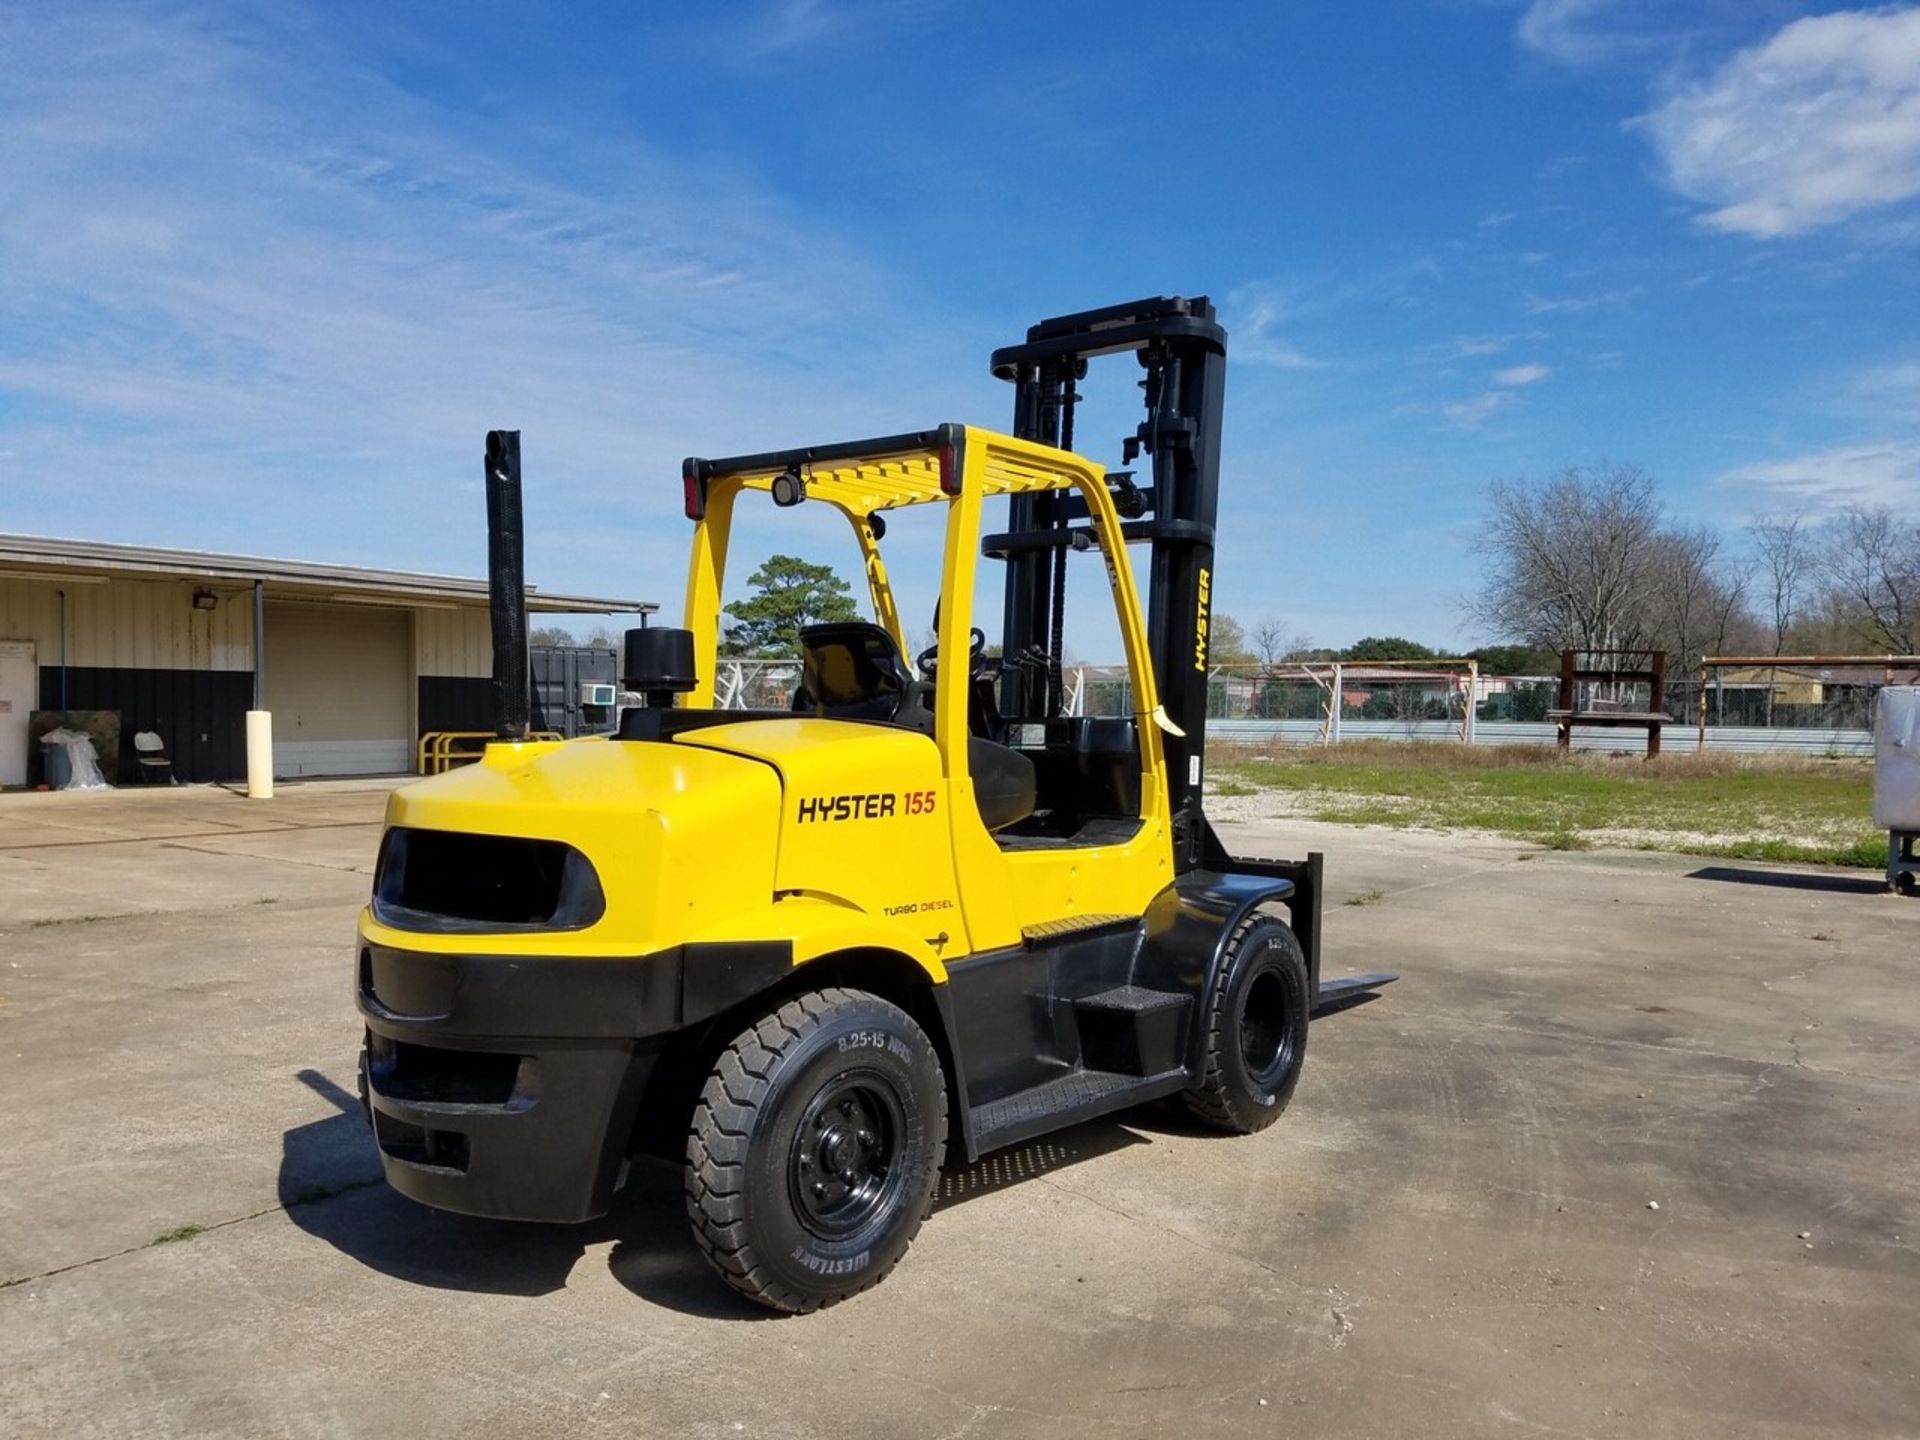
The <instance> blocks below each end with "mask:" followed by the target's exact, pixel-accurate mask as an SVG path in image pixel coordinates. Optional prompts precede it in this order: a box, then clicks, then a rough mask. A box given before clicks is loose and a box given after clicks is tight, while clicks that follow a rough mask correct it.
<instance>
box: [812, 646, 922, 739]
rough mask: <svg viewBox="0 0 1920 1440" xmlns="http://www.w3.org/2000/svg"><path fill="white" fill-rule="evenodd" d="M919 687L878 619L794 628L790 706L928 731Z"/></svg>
mask: <svg viewBox="0 0 1920 1440" xmlns="http://www.w3.org/2000/svg"><path fill="white" fill-rule="evenodd" d="M922 689H923V687H922V686H921V684H920V682H919V681H918V680H915V679H914V678H913V672H912V671H910V670H908V669H907V662H906V660H905V659H904V658H902V656H901V654H900V647H899V646H898V645H896V644H894V643H893V636H892V635H890V634H888V633H887V631H886V630H885V629H884V628H883V627H881V626H879V625H874V624H871V623H869V622H867V621H865V620H844V621H836V622H834V623H833V624H830V625H809V626H807V627H805V628H804V629H803V630H801V632H800V688H799V689H798V690H796V691H794V692H793V708H794V709H795V710H799V711H810V712H812V713H813V714H815V715H821V716H825V717H827V718H829V719H834V720H879V721H883V722H885V723H888V724H899V725H906V726H909V727H910V728H912V729H915V730H925V731H926V732H927V733H928V734H929V735H931V734H932V733H933V710H932V709H931V707H929V706H927V705H926V704H924V703H923V697H922V693H921V692H922ZM910 701H911V702H913V703H911V704H909V703H908V702H910ZM920 715H925V716H926V723H925V724H921V723H920V722H919V716H920Z"/></svg>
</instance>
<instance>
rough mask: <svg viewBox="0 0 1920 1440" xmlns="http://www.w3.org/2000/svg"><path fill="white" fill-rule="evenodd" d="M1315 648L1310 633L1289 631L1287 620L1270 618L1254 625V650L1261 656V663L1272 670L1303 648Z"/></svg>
mask: <svg viewBox="0 0 1920 1440" xmlns="http://www.w3.org/2000/svg"><path fill="white" fill-rule="evenodd" d="M1312 648H1313V639H1312V637H1311V636H1308V635H1294V634H1289V633H1288V627H1287V624H1286V622H1285V621H1283V620H1275V619H1272V618H1268V619H1265V620H1262V621H1261V622H1260V623H1259V624H1258V625H1256V626H1255V627H1254V631H1253V652H1254V654H1256V655H1258V656H1259V657H1260V664H1261V665H1262V666H1263V667H1264V668H1266V669H1268V670H1271V669H1273V668H1274V667H1275V666H1277V665H1279V664H1280V663H1281V662H1283V661H1286V660H1291V659H1292V658H1293V657H1294V656H1296V655H1298V654H1300V653H1301V652H1302V651H1303V650H1311V649H1312Z"/></svg>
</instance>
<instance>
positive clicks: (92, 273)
mask: <svg viewBox="0 0 1920 1440" xmlns="http://www.w3.org/2000/svg"><path fill="white" fill-rule="evenodd" d="M248 23H249V22H246V21H232V22H224V23H223V22H217V21H212V20H210V19H209V18H208V16H207V15H206V14H204V13H202V12H190V13H188V14H183V15H176V16H175V17H173V18H172V19H169V20H155V19H153V18H151V17H146V16H142V15H140V14H138V13H135V12H119V11H112V12H107V11H104V10H103V11H102V12H95V11H92V10H81V9H78V8H71V9H70V8H65V7H52V8H45V9H41V8H36V7H28V9H27V10H26V11H25V12H24V13H23V12H21V11H20V10H18V9H17V8H16V10H14V11H12V12H8V13H7V14H5V15H4V16H0V175H5V176H6V183H5V187H4V189H5V193H6V202H5V204H3V205H0V443H4V444H5V445H6V447H7V448H8V449H12V450H16V451H18V452H19V453H20V454H21V455H22V456H24V457H26V458H25V459H23V460H21V461H19V462H16V463H15V464H13V465H12V466H10V473H9V476H8V482H7V483H6V484H5V485H0V528H19V529H27V530H34V531H64V532H66V533H80V534H95V535H107V536H113V535H124V536H126V537H127V538H148V539H151V540H153V541H155V542H156V543H181V544H199V545H205V546H210V547H218V548H231V549H235V550H244V551H252V552H256V553H257V552H259V551H262V550H266V551H273V550H276V549H277V550H281V551H284V552H289V553H301V554H306V555H313V556H318V557H328V558H354V557H358V558H362V559H365V560H366V561H368V562H369V563H391V564H399V565H407V566H413V567H417V568H433V569H444V570H467V571H471V570H474V569H476V568H477V567H478V563H479V562H478V558H477V557H479V556H481V555H483V554H484V551H483V550H482V549H481V548H480V546H479V543H478V536H479V532H480V529H481V525H480V517H481V513H482V512H481V509H480V507H479V505H478V502H477V499H475V500H474V502H473V503H472V504H468V503H466V495H465V492H466V491H468V490H469V489H472V488H476V487H477V482H478V476H479V463H478V453H479V450H478V447H479V444H480V440H481V436H482V434H483V432H484V431H485V430H486V429H487V428H489V427H491V426H495V425H519V426H521V427H522V428H524V430H525V431H526V437H527V438H526V447H527V466H528V471H527V474H528V487H529V494H528V521H529V536H528V550H529V555H528V559H529V569H530V572H531V573H533V574H534V575H535V578H536V579H540V580H544V581H545V582H546V583H548V584H553V583H555V582H556V581H560V583H567V584H573V585H576V586H578V587H579V588H582V589H586V588H600V589H604V590H606V591H608V592H610V593H623V592H630V591H632V590H634V589H636V588H637V589H638V590H639V591H640V593H642V594H644V595H650V596H652V597H654V598H668V597H667V596H666V594H665V593H664V592H665V591H667V590H668V589H669V588H670V587H671V586H672V584H673V582H672V580H671V579H669V578H663V577H666V576H671V574H672V571H673V569H674V568H677V565H678V563H679V559H678V557H679V554H680V552H681V551H682V549H683V546H684V535H682V534H680V533H676V531H675V530H674V528H672V527H666V526H661V525H659V524H657V523H653V522H656V521H657V520H658V518H659V516H660V515H661V514H662V513H664V512H665V511H666V509H667V504H666V502H664V501H663V500H662V498H661V497H662V496H664V495H667V494H670V493H677V491H675V490H674V488H673V487H675V485H676V481H675V478H674V477H675V476H676V475H677V473H678V463H677V457H678V456H680V455H683V454H686V453H692V452H697V451H700V450H710V451H712V450H728V449H730V450H752V449H756V448H764V447H769V446H772V445H776V444H782V443H793V442H794V441H795V440H797V439H800V438H804V437H806V436H808V435H814V436H818V435H821V434H828V435H831V434H834V433H846V434H860V433H866V432H867V431H868V430H870V429H871V428H872V427H873V426H874V425H875V423H876V421H875V419H874V416H875V414H876V413H878V412H883V411H884V412H885V413H898V412H901V411H904V412H906V413H908V414H911V413H914V412H915V411H918V410H922V409H923V407H925V406H932V407H933V408H936V409H937V408H938V406H937V404H936V403H935V401H934V399H933V397H934V396H935V395H937V394H938V393H941V390H942V389H943V388H944V387H940V386H939V385H938V384H937V382H936V381H935V379H934V376H935V374H936V373H937V370H936V366H937V365H938V363H939V362H936V361H933V360H930V359H929V358H927V357H926V356H924V355H919V356H916V355H915V353H914V351H915V349H916V348H919V349H922V350H924V348H925V347H916V346H914V345H913V344H911V343H910V342H908V341H906V340H905V339H904V337H902V338H900V339H895V338H893V336H894V335H895V334H896V333H897V332H898V329H899V327H897V326H893V325H889V324H887V323H886V321H887V320H888V319H889V318H891V317H892V316H893V315H895V314H897V313H898V310H899V308H900V303H901V300H900V296H899V295H898V293H897V292H896V290H895V284H894V281H893V280H892V279H891V277H890V275H889V274H888V272H887V269H886V267H885V266H884V265H881V264H879V263H877V262H876V261H875V259H874V258H873V257H872V256H870V255H867V254H865V253H864V252H862V251H860V250H859V249H857V248H855V246H854V245H853V244H850V243H849V242H848V241H846V240H845V239H843V238H842V237H841V236H840V235H839V234H838V233H837V232H836V231H834V230H832V229H830V228H828V226H827V225H826V224H824V223H822V222H821V221H819V220H817V219H816V218H814V217H812V216H810V215H807V214H805V213H803V212H800V211H799V210H797V208H796V207H794V206H793V205H791V204H790V203H789V202H787V201H785V200H783V199H781V198H780V197H779V196H778V195H777V194H775V193H774V192H773V190H772V189H771V188H770V187H768V186H765V185H762V184H759V183H757V182H756V181H755V180H754V178H753V177H751V176H750V175H745V174H742V173H739V172H737V171H735V170H732V169H731V168H729V167H727V166H725V165H720V164H714V163H711V162H706V163H699V164H692V163H682V162H679V161H677V160H675V159H673V158H672V157H670V156H665V155H661V154H658V153H652V152H649V151H648V150H647V149H646V148H645V147H644V146H642V145H640V144H638V143H635V142H634V141H633V140H632V139H631V138H630V137H622V138H620V139H618V140H613V139H608V140H607V141H605V142H598V141H596V140H594V139H593V138H592V137H590V136H589V137H582V136H580V135H578V134H574V135H569V136H567V137H566V140H565V144H564V152H565V153H556V152H558V151H559V150H560V149H561V147H560V146H558V145H555V144H554V143H553V137H551V136H548V135H543V134H542V133H541V132H540V131H539V130H538V127H535V126H531V125H529V126H527V127H525V128H524V129H523V130H521V131H519V132H518V133H517V137H516V141H517V143H515V144H514V145H511V146H506V145H499V144H497V143H494V141H493V140H492V139H490V138H489V137H487V136H485V135H481V136H477V137H476V136H475V134H474V131H473V128H472V127H471V126H470V125H468V124H466V123H465V122H464V118H463V117H462V116H460V115H458V114H454V113H450V112H448V111H447V110H445V109H443V108H441V107H437V106H435V105H433V104H431V103H430V102H428V101H426V100H425V99H423V98H421V97H420V96H419V95H417V94H413V93H410V92H408V91H406V90H405V89H403V88H401V87H399V86H396V85H394V84H392V83H390V82H389V81H387V80H385V79H384V78H383V77H382V76H380V75H379V74H378V73H377V72H375V71H372V70H370V69H369V68H367V67H366V66H364V65H363V64H360V63H358V60H357V57H356V55H355V53H354V51H353V49H352V47H351V46H350V45H345V44H338V43H336V44H330V43H328V35H327V29H326V25H325V24H324V23H323V24H317V25H316V26H315V30H314V33H312V34H304V33H303V34H302V36H301V39H302V41H303V42H306V43H303V45H302V46H298V47H288V46H286V45H284V44H276V43H260V41H261V37H260V36H259V35H258V34H255V33H253V32H251V31H248V30H246V29H245V26H246V25H247V24H248ZM272 38H274V39H278V38H280V37H277V36H275V37H272ZM290 48H291V52H292V53H289V51H290ZM843 306H851V307H853V311H852V312H851V313H849V312H846V311H843V310H842V307H843ZM869 346H872V347H875V348H874V350H873V351H872V352H871V353H865V354H863V353H862V352H863V351H866V350H867V349H868V347H869ZM823 355H825V356H831V357H835V358H834V359H833V360H832V363H830V364H829V363H823V361H822V356H823ZM848 356H854V357H856V358H855V359H847V358H846V357H848ZM955 368H958V367H955ZM742 397H745V398H744V399H743V398H742ZM129 477H138V483H133V482H132V481H130V480H129ZM373 517H377V518H373ZM622 535H624V536H625V537H626V538H625V540H624V541H623V540H622V539H621V538H620V537H621V536H622ZM623 550H624V552H625V553H621V552H622V551H623ZM542 553H544V554H545V555H548V556H554V557H564V559H562V560H559V561H558V562H557V563H555V562H551V561H550V562H549V565H548V567H547V568H544V569H543V568H542V567H541V564H540V559H541V555H542ZM563 575H564V579H563V578H562V577H563ZM636 575H638V576H640V577H643V578H640V579H638V580H636V578H635V577H636Z"/></svg>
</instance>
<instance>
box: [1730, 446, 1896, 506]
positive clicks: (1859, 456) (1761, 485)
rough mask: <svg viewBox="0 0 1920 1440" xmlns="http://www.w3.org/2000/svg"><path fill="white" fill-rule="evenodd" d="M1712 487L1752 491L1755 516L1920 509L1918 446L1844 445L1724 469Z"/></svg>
mask: <svg viewBox="0 0 1920 1440" xmlns="http://www.w3.org/2000/svg"><path fill="white" fill-rule="evenodd" d="M1714 483H1715V484H1717V485H1721V486H1725V487H1727V488H1730V489H1739V490H1747V491H1752V492H1754V496H1755V509H1756V510H1757V511H1758V510H1768V509H1773V510H1788V509H1790V510H1805V511H1808V512H1810V513H1813V514H1820V513H1823V512H1824V513H1830V512H1833V511H1837V510H1843V509H1845V508H1846V507H1847V506H1849V505H1892V506H1894V507H1896V508H1898V509H1901V510H1904V511H1911V510H1913V509H1914V508H1915V507H1916V506H1920V441H1914V440H1889V441H1883V442H1879V443H1868V444H1861V445H1846V446H1840V447H1837V448H1835V449H1832V450H1816V451H1813V452H1812V453H1810V454H1806V455H1795V456H1792V457H1791V458H1789V459H1786V460H1767V461H1762V462H1761V463H1759V464H1755V465H1743V466H1741V467H1739V468H1738V469H1734V470H1728V471H1726V472H1725V473H1723V474H1721V475H1719V476H1717V477H1715V482H1714Z"/></svg>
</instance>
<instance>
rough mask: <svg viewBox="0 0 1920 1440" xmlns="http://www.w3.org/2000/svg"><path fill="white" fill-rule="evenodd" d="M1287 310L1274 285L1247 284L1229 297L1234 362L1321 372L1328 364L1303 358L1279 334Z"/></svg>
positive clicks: (1226, 308) (1227, 314) (1227, 316)
mask: <svg viewBox="0 0 1920 1440" xmlns="http://www.w3.org/2000/svg"><path fill="white" fill-rule="evenodd" d="M1286 313H1287V307H1286V304H1285V302H1283V301H1282V300H1281V299H1280V297H1279V295H1277V294H1276V293H1275V292H1274V290H1273V288H1272V287H1271V286H1270V285H1266V284H1257V285H1243V286H1241V287H1240V288H1239V289H1237V290H1235V291H1233V292H1232V293H1231V294H1229V295H1228V296H1227V303H1226V306H1225V319H1226V323H1227V332H1228V334H1229V336H1230V337H1231V339H1232V349H1231V351H1230V353H1231V355H1232V357H1233V359H1235V360H1237V361H1244V362H1247V363H1249V364H1253V365H1273V366H1276V367H1278V368H1280V369H1282V370H1317V369H1319V368H1320V367H1321V366H1322V365H1323V364H1325V363H1326V362H1325V361H1322V360H1314V359H1312V358H1310V357H1308V356H1306V355H1303V354H1302V353H1301V352H1300V350H1299V349H1298V348H1297V347H1296V346H1295V345H1294V344H1293V343H1292V342H1291V341H1288V340H1286V339H1283V338H1282V337H1281V336H1280V335H1279V333H1278V331H1279V329H1280V322H1281V321H1282V320H1284V319H1285V318H1286Z"/></svg>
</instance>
